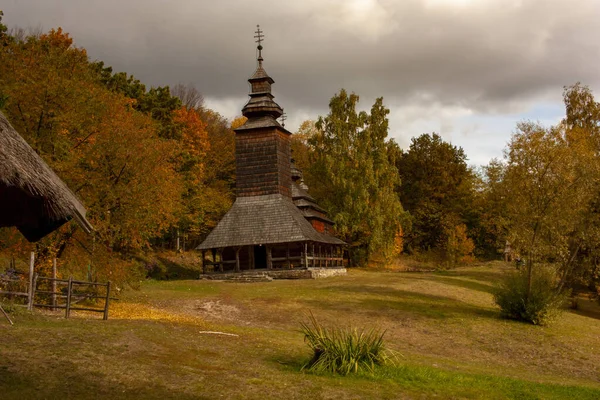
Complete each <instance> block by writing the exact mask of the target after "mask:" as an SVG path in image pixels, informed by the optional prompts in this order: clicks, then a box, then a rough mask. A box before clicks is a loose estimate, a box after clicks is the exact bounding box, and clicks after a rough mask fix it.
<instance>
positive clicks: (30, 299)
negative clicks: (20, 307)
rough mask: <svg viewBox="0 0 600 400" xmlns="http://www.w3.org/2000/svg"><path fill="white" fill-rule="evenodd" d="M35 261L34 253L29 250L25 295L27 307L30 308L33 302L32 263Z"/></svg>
mask: <svg viewBox="0 0 600 400" xmlns="http://www.w3.org/2000/svg"><path fill="white" fill-rule="evenodd" d="M34 263H35V253H34V252H33V251H32V252H31V257H30V258H29V293H28V296H27V309H28V310H31V305H32V304H33V295H32V294H33V264H34Z"/></svg>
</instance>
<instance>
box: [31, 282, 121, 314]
mask: <svg viewBox="0 0 600 400" xmlns="http://www.w3.org/2000/svg"><path fill="white" fill-rule="evenodd" d="M44 280H45V281H48V282H50V283H51V285H52V289H51V290H39V289H38V288H37V285H38V283H39V282H40V281H44ZM59 285H62V286H66V290H57V288H58V286H59ZM86 286H87V287H88V288H97V287H105V288H106V291H105V294H103V295H99V294H97V293H95V291H94V290H91V291H87V292H85V291H82V290H81V288H82V287H86ZM32 288H33V293H32V295H31V297H30V302H31V305H30V307H29V308H30V309H31V308H32V307H44V308H51V309H52V310H56V309H64V310H65V318H69V316H70V315H71V310H76V311H91V312H99V313H103V314H104V315H103V318H102V319H104V320H107V319H108V306H109V304H110V300H111V297H110V281H108V282H106V283H96V282H85V281H76V280H74V279H73V277H70V278H69V279H57V278H46V277H41V276H37V275H36V276H35V278H34V280H33V286H32ZM63 289H65V288H63ZM78 289H79V290H78ZM36 294H37V295H38V298H39V297H40V296H39V295H47V296H46V297H47V298H48V297H49V299H50V304H43V303H36V302H35V296H36ZM59 299H65V301H64V303H63V304H60V303H59ZM94 299H103V300H104V306H103V307H100V308H98V307H91V306H89V307H82V306H79V305H77V303H78V302H79V301H82V300H94Z"/></svg>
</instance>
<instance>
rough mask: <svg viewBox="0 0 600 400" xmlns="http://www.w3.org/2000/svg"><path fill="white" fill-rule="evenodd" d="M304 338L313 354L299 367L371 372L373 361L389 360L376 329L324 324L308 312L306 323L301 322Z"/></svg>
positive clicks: (323, 370)
mask: <svg viewBox="0 0 600 400" xmlns="http://www.w3.org/2000/svg"><path fill="white" fill-rule="evenodd" d="M301 326H302V333H303V334H304V341H305V342H306V343H307V344H308V346H309V347H310V348H311V349H312V350H313V353H314V354H313V358H312V359H311V360H310V361H309V362H307V363H306V364H305V365H304V366H303V367H302V369H303V370H304V369H307V370H309V371H313V372H321V373H322V372H327V373H333V374H340V375H347V374H349V373H357V372H363V371H368V372H371V373H372V372H373V371H374V368H375V366H376V365H383V364H386V363H387V362H388V361H391V358H390V356H391V353H390V351H389V350H386V349H385V346H384V343H383V335H384V333H385V332H382V331H381V330H379V329H371V330H370V331H364V330H360V331H359V330H357V329H356V328H353V329H340V328H324V327H322V326H321V325H320V324H319V323H318V322H317V320H316V319H315V317H314V316H313V315H312V314H311V315H310V317H309V322H308V323H304V322H303V323H301Z"/></svg>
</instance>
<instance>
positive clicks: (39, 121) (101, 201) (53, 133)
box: [0, 29, 181, 265]
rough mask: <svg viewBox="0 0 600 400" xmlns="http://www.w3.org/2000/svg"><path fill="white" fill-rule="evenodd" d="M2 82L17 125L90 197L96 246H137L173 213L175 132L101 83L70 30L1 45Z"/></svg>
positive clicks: (57, 243) (52, 241) (122, 249)
mask: <svg viewBox="0 0 600 400" xmlns="http://www.w3.org/2000/svg"><path fill="white" fill-rule="evenodd" d="M0 86H1V87H2V88H3V90H4V91H5V92H6V94H7V95H8V100H7V102H6V105H5V112H6V114H7V116H8V117H9V119H10V120H11V122H12V123H13V125H14V126H15V128H16V129H17V130H18V131H19V132H20V133H21V134H22V135H23V136H24V138H25V139H26V140H27V141H28V143H29V144H30V145H31V146H32V147H33V148H34V149H35V150H36V151H37V152H38V153H39V154H40V155H41V156H42V157H43V158H44V159H45V160H46V162H48V163H49V164H50V166H51V167H52V168H53V169H54V170H55V171H57V173H58V174H59V176H61V178H62V179H63V180H65V182H67V184H68V185H69V187H71V188H72V189H73V190H74V191H75V192H76V193H77V194H78V195H79V196H80V197H81V198H82V199H83V201H84V203H85V204H86V207H87V208H88V212H89V213H88V216H89V218H90V220H91V222H92V224H93V225H94V227H95V228H96V234H95V237H94V238H95V246H96V247H97V248H98V246H102V247H103V248H105V249H107V251H108V252H112V253H113V254H121V255H125V254H127V253H129V252H135V251H138V250H140V249H142V248H144V247H146V246H147V245H148V241H149V240H150V239H151V238H152V237H154V236H156V235H159V234H160V233H161V232H162V231H163V230H164V229H166V227H168V226H169V225H170V224H172V223H173V222H174V215H175V214H176V210H177V208H178V207H179V203H180V202H179V199H180V193H181V182H180V178H179V176H178V175H177V173H176V171H175V170H174V168H173V163H172V159H173V158H174V157H175V155H176V150H177V149H176V147H175V146H174V143H173V141H171V140H168V139H162V138H161V137H159V132H160V125H158V124H157V122H156V121H155V120H153V119H152V118H150V117H149V116H148V115H146V114H144V113H142V112H139V111H137V110H136V109H135V108H134V105H135V103H136V100H135V99H131V98H128V97H126V96H124V95H123V94H122V93H118V92H115V91H111V90H109V89H108V88H106V87H105V86H104V85H103V83H102V82H101V81H100V80H99V79H98V75H97V71H96V70H94V68H93V67H92V66H90V63H89V60H88V57H87V54H86V52H85V50H83V49H79V48H76V47H74V46H73V42H72V39H71V38H70V36H69V35H68V34H66V33H64V32H63V31H62V30H61V29H57V30H52V31H50V32H49V33H47V34H43V35H40V36H39V37H38V36H30V37H27V38H26V40H25V41H13V42H12V43H10V44H9V45H8V46H5V47H4V48H2V49H0ZM159 199H160V201H158V200H159ZM76 237H77V229H76V227H74V226H72V225H67V226H65V227H64V228H63V229H61V230H59V231H58V232H57V233H55V234H53V235H51V237H49V238H48V239H47V240H46V241H44V242H43V243H41V244H40V246H45V248H46V250H44V249H43V248H39V249H38V250H39V251H40V253H44V252H45V253H47V254H48V257H53V256H56V255H59V253H61V252H63V251H64V250H65V249H66V248H67V247H68V246H72V245H73V243H74V242H73V240H74V238H76ZM79 240H80V242H81V240H84V241H86V240H89V241H91V240H92V239H86V238H79ZM82 245H83V246H85V247H87V248H88V249H92V248H93V247H94V246H92V244H90V243H87V244H86V243H82ZM117 264H118V263H114V265H117Z"/></svg>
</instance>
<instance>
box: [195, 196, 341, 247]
mask: <svg viewBox="0 0 600 400" xmlns="http://www.w3.org/2000/svg"><path fill="white" fill-rule="evenodd" d="M305 241H312V242H319V243H328V244H337V245H342V244H344V242H342V241H341V240H339V239H337V238H335V237H333V236H331V235H328V234H325V233H320V232H317V231H316V230H315V229H314V228H313V227H312V225H311V224H310V222H308V221H307V220H306V218H304V215H303V214H302V212H301V211H300V210H299V209H298V207H296V206H295V205H294V203H292V201H291V199H290V198H288V197H286V196H283V195H281V194H270V195H264V196H251V197H238V198H237V199H236V201H235V203H233V206H232V207H231V209H230V210H229V211H228V212H227V214H225V216H224V217H223V219H222V220H221V221H220V222H219V224H218V225H217V226H216V227H215V229H214V230H213V231H212V232H211V233H210V235H208V237H207V238H206V240H205V241H204V242H202V244H201V245H200V246H198V247H197V249H198V250H206V249H215V248H223V247H235V246H248V245H258V244H276V243H290V242H305Z"/></svg>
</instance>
